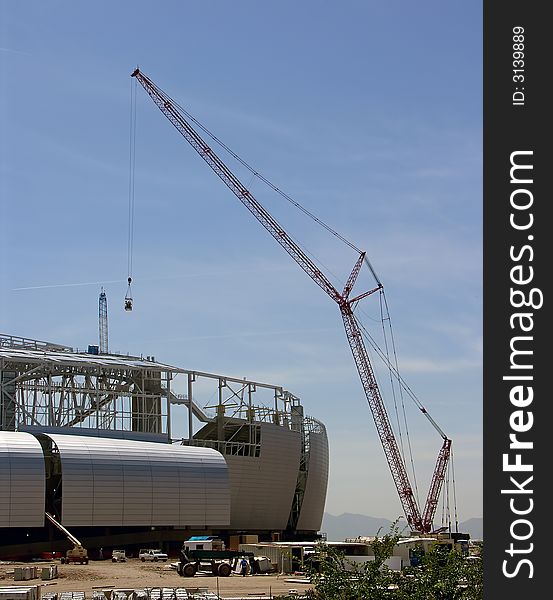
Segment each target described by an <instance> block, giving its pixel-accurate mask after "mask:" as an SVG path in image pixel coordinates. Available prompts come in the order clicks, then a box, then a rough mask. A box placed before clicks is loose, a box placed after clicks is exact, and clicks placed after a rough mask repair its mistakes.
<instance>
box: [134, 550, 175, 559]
mask: <svg viewBox="0 0 553 600" xmlns="http://www.w3.org/2000/svg"><path fill="white" fill-rule="evenodd" d="M138 558H139V559H140V560H141V561H142V562H145V561H147V560H153V561H154V562H157V561H158V560H162V561H164V562H165V561H166V560H167V558H168V556H167V554H165V552H162V551H161V550H156V549H154V548H145V549H143V550H140V552H139V553H138Z"/></svg>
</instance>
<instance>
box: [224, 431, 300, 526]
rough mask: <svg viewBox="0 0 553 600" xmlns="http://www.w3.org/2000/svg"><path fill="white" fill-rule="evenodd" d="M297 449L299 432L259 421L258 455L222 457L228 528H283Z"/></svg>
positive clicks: (297, 460)
mask: <svg viewBox="0 0 553 600" xmlns="http://www.w3.org/2000/svg"><path fill="white" fill-rule="evenodd" d="M300 451H301V435H300V433H298V432H296V431H290V430H289V429H286V428H285V427H280V426H278V425H272V424H270V423H262V424H261V450H260V453H259V457H257V458H256V457H250V456H230V455H229V456H226V457H225V458H226V460H227V464H228V466H229V475H230V489H231V507H232V509H231V519H230V525H231V528H232V529H246V530H248V529H249V530H255V529H268V530H275V531H278V530H282V529H286V525H287V524H288V517H289V515H290V507H291V506H292V500H293V498H294V492H295V490H296V480H297V477H298V470H299V465H300Z"/></svg>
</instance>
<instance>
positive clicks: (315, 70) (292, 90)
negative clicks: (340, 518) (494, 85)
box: [0, 0, 482, 520]
mask: <svg viewBox="0 0 553 600" xmlns="http://www.w3.org/2000/svg"><path fill="white" fill-rule="evenodd" d="M0 21H1V25H0V37H1V39H0V65H1V66H0V68H1V77H2V91H1V93H0V128H1V136H0V139H1V147H0V152H1V154H0V172H1V184H0V186H1V187H0V211H1V212H0V255H1V261H0V264H1V277H0V331H2V332H5V333H12V334H14V335H21V336H28V337H33V338H38V339H44V340H50V341H54V342H59V343H65V344H69V345H72V346H75V347H79V348H85V347H86V346H87V344H89V343H97V336H98V331H97V329H98V326H97V312H98V294H99V291H100V287H101V286H102V285H103V286H104V288H105V289H106V292H107V296H108V308H109V332H110V348H111V349H112V350H116V351H121V352H125V353H127V352H129V353H137V354H140V353H142V354H144V355H154V356H155V357H156V358H157V359H158V360H161V361H164V362H168V363H172V364H175V365H178V366H182V367H184V368H188V369H197V370H201V371H209V372H220V373H225V374H227V375H229V376H236V377H248V378H251V379H255V380H259V381H267V382H269V383H275V384H278V385H282V386H283V387H285V388H286V389H288V390H290V391H291V392H292V393H294V394H296V395H297V396H299V397H301V398H302V401H303V403H304V405H305V407H306V411H307V412H308V413H309V414H312V415H313V416H315V417H317V418H319V419H321V420H322V421H323V422H325V423H326V425H327V428H328V433H329V442H330V449H331V465H330V481H329V490H328V497H327V504H326V510H327V511H328V512H331V513H332V514H340V513H342V512H358V513H364V514H369V515H373V516H382V517H388V518H392V519H393V518H395V517H396V516H398V515H399V514H401V507H400V505H399V500H398V499H397V494H396V491H395V488H394V486H393V482H392V479H391V476H390V474H389V472H388V468H387V465H386V463H385V459H384V453H383V451H382V448H381V446H380V443H379V441H378V438H377V435H376V430H375V427H374V424H373V421H372V417H371V415H370V411H369V409H368V406H367V403H366V400H365V399H364V396H363V392H362V389H361V385H360V383H359V380H358V376H357V374H356V371H355V367H354V363H353V360H352V358H351V354H350V351H349V348H348V345H347V341H346V338H345V335H344V332H343V327H342V322H341V318H340V314H339V311H338V309H337V307H336V306H335V305H334V304H333V303H332V301H331V300H330V299H329V298H327V297H326V296H325V294H324V293H323V292H322V291H321V290H320V289H319V288H318V287H317V286H316V285H315V284H313V282H311V281H310V280H309V278H308V277H307V276H306V275H305V274H304V273H303V272H302V271H301V270H300V269H299V268H298V267H297V266H296V265H295V264H294V263H293V262H292V261H291V259H290V258H289V257H288V256H287V255H286V254H285V253H284V252H283V251H282V249H281V248H280V247H279V246H278V245H277V244H276V243H275V242H274V241H273V240H272V239H271V238H270V236H269V235H268V234H267V232H266V231H265V230H263V229H262V227H261V226H260V225H259V224H258V223H256V222H255V221H254V220H253V219H252V217H251V216H250V215H249V213H247V211H245V210H244V208H243V207H241V206H240V205H239V203H238V201H237V200H236V199H235V198H234V196H233V195H232V194H231V193H230V192H229V191H228V190H227V188H226V187H225V186H224V185H223V184H222V183H221V182H220V181H219V180H218V179H217V178H216V177H215V176H214V175H213V173H212V172H211V171H210V170H209V169H208V167H207V166H206V165H205V164H204V163H203V162H202V161H201V160H200V159H199V158H198V157H197V155H195V153H194V152H193V150H192V149H191V148H190V147H189V146H188V144H187V143H186V142H185V140H184V139H182V138H181V137H180V136H179V135H178V134H177V132H176V131H175V130H174V129H173V128H172V126H171V125H170V124H169V123H168V122H167V121H166V120H165V119H164V117H163V116H162V115H161V114H160V113H159V111H158V110H157V109H156V107H155V106H154V104H153V103H152V102H151V100H150V99H149V98H148V97H147V96H146V94H145V92H144V91H143V90H142V89H141V88H139V89H138V90H137V131H136V173H135V226H134V252H133V278H134V286H133V294H134V299H135V309H134V310H133V312H132V313H126V312H125V311H124V310H123V298H124V295H125V292H126V278H127V230H128V218H127V213H128V180H129V120H130V90H131V78H130V73H131V72H132V71H133V69H134V68H135V67H136V66H137V65H139V66H140V68H141V70H142V71H144V72H145V73H146V74H147V75H149V76H150V77H151V78H152V79H153V81H154V82H156V83H157V84H158V85H159V86H160V87H161V88H162V89H164V90H165V91H166V92H168V93H169V94H170V95H171V96H172V97H173V98H175V99H176V100H178V101H179V103H180V104H182V105H183V106H184V107H185V108H186V109H187V110H188V111H190V112H191V113H192V114H193V115H194V116H195V117H197V118H198V119H199V120H200V121H201V122H203V123H204V124H205V125H206V126H207V127H208V128H209V129H210V130H211V131H213V132H214V133H215V134H216V135H217V136H218V137H220V138H221V139H222V140H224V141H225V143H227V144H228V145H229V146H230V147H231V148H232V149H233V150H235V151H236V152H237V153H238V154H239V155H241V156H242V157H243V158H244V159H245V160H247V161H248V162H249V163H250V164H252V165H253V166H255V168H256V169H257V170H258V171H260V172H261V173H263V174H264V175H265V176H267V177H268V178H269V179H270V180H272V181H273V182H274V183H275V184H276V185H278V186H279V187H280V188H282V189H283V190H285V191H286V192H287V193H289V194H290V195H292V196H293V197H294V198H295V199H297V200H298V201H299V202H301V203H302V204H303V205H304V206H305V207H306V208H308V209H309V210H310V211H312V212H313V213H315V214H316V215H317V216H319V217H320V218H321V219H323V220H324V221H325V222H327V223H329V225H331V226H332V227H333V228H334V229H336V230H338V231H339V232H340V233H341V234H343V235H344V236H345V237H346V238H348V239H350V240H351V241H352V242H354V243H355V244H356V245H357V246H358V247H360V248H363V249H365V250H367V252H368V256H369V257H370V260H371V262H372V264H373V265H374V267H375V269H376V271H377V272H378V274H379V276H380V278H381V280H382V282H383V283H384V286H385V289H386V294H387V299H388V302H389V306H390V310H391V315H392V320H393V325H394V333H395V340H396V345H397V350H398V356H399V364H400V369H401V371H402V374H403V376H404V378H405V379H406V380H407V382H408V383H409V385H410V387H411V388H412V389H413V390H414V391H415V393H416V394H417V396H418V397H419V399H420V400H421V401H422V402H423V404H424V405H425V406H426V407H427V408H428V410H429V411H430V412H431V414H432V415H433V416H434V418H435V419H436V420H437V421H438V423H440V425H441V427H442V428H443V429H444V430H445V431H446V433H447V434H448V435H449V436H450V437H451V438H452V439H453V444H454V451H455V479H456V483H457V492H456V496H457V504H458V511H459V518H460V520H463V519H467V518H470V517H476V516H481V514H482V497H481V496H482V456H481V455H482V418H481V412H482V337H481V336H482V314H481V312H482V122H481V118H482V57H481V53H482V46H481V30H482V22H481V5H480V3H479V2H473V1H469V2H466V1H465V2H460V1H454V2H448V3H443V2H430V1H428V2H421V3H416V4H415V3H411V2H407V1H401V2H400V1H392V2H386V3H382V2H370V1H366V2H354V1H346V2H341V3H338V2H314V1H305V2H301V3H300V2H291V1H290V2H288V1H278V2H276V1H267V2H253V1H245V0H237V1H235V2H223V1H216V0H215V1H212V2H209V3H205V2H199V1H194V2H193V1H183V2H168V1H164V2H156V3H154V2H132V3H131V2H119V3H114V2H103V1H97V2H94V3H90V2H69V1H58V2H48V3H44V2H24V3H17V2H3V3H2V4H1V8H0ZM229 165H230V166H231V168H233V169H235V168H236V165H235V164H234V163H229ZM236 173H237V174H238V175H239V176H242V174H243V171H241V170H240V169H238V168H236ZM248 180H249V177H247V178H245V182H247V181H248ZM252 191H253V193H254V194H255V195H256V196H257V197H258V199H259V200H260V201H261V202H262V203H263V204H264V205H265V206H266V207H267V208H268V209H269V210H270V211H271V212H272V213H273V214H274V215H275V216H276V217H277V219H279V220H281V222H282V223H283V224H284V225H285V226H286V227H287V228H288V229H289V230H290V232H291V233H292V234H293V235H294V236H295V237H296V238H297V239H299V240H300V241H301V242H302V243H303V244H304V245H305V246H306V247H307V248H308V249H309V250H310V251H311V252H312V253H313V254H314V255H316V256H317V257H318V258H320V260H321V262H322V263H323V264H324V265H325V268H327V269H328V271H329V272H331V273H332V274H333V275H332V277H334V274H335V275H336V276H337V277H336V279H333V281H336V282H339V281H341V280H344V279H346V278H347V275H348V273H349V270H350V269H351V267H352V265H353V263H354V261H355V258H356V257H355V255H354V253H352V252H351V251H350V250H349V249H347V248H345V247H344V246H343V245H342V244H338V243H336V240H334V239H333V238H331V237H329V236H328V234H327V233H326V232H324V231H322V230H321V229H320V228H317V227H315V226H313V224H312V223H310V222H309V221H308V220H306V219H304V218H302V217H300V216H298V215H297V214H295V211H293V210H291V208H290V206H289V205H287V203H286V202H284V201H282V199H280V198H279V197H278V196H276V195H275V194H273V193H269V191H268V190H267V189H265V188H264V187H263V186H262V185H261V184H260V183H259V182H258V181H256V182H254V184H253V188H252ZM363 278H364V279H363V280H362V281H361V282H360V288H359V289H360V291H361V289H362V288H367V287H369V286H371V285H372V281H371V279H370V277H369V276H368V274H364V275H363ZM75 284H83V285H75ZM84 284H86V285H84ZM21 288H27V289H21ZM363 311H364V313H365V314H366V318H364V323H365V325H366V326H367V327H369V328H370V329H371V331H372V330H373V327H376V329H375V331H377V330H378V327H379V325H378V323H377V319H378V314H379V312H378V302H377V301H374V302H373V299H372V298H369V299H367V300H365V301H364V303H363ZM183 385H184V382H183ZM183 391H184V390H183ZM409 423H410V428H411V437H412V445H413V452H414V455H415V460H416V463H417V475H418V478H419V485H420V487H421V490H422V493H421V495H423V496H424V495H425V494H426V489H427V482H428V480H429V478H430V475H431V472H432V469H433V463H434V460H435V457H436V455H437V452H438V449H439V447H440V441H441V440H440V438H439V436H438V435H437V434H436V433H435V432H434V431H433V430H432V429H431V428H430V427H429V426H428V424H427V423H426V421H425V420H424V419H423V417H422V416H421V415H420V414H418V413H417V412H416V411H414V410H410V416H409ZM180 426H181V425H180V424H179V423H177V424H176V428H177V430H178V428H179V427H180ZM182 429H183V431H184V430H185V425H184V423H183V424H182Z"/></svg>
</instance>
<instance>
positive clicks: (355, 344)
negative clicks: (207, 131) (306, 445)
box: [132, 69, 451, 533]
mask: <svg viewBox="0 0 553 600" xmlns="http://www.w3.org/2000/svg"><path fill="white" fill-rule="evenodd" d="M132 77H135V78H136V79H137V81H138V82H139V83H140V84H141V85H142V87H143V88H144V89H145V90H146V92H147V93H148V94H149V96H150V97H151V98H152V100H153V101H154V102H155V104H156V105H157V107H158V108H159V110H160V111H161V112H162V113H163V114H164V115H165V116H166V117H167V119H168V120H169V121H170V122H171V123H172V124H173V126H174V127H175V128H176V129H177V131H178V132H179V133H180V134H181V135H182V136H183V137H184V138H185V139H186V141H187V142H188V143H189V144H190V145H191V146H192V147H193V148H194V150H196V152H197V153H198V154H199V155H200V156H201V157H202V158H203V159H204V161H205V162H206V163H207V164H208V165H209V166H210V167H211V169H212V170H213V171H214V172H215V174H216V175H217V176H218V177H219V178H220V179H221V180H222V181H223V183H224V184H225V185H226V186H227V187H228V188H229V189H230V190H231V191H232V193H233V194H234V195H235V196H236V197H237V198H238V200H240V202H242V204H243V205H244V206H245V207H246V208H247V209H248V210H249V211H250V212H251V213H252V214H253V216H254V217H255V218H256V219H257V220H258V221H259V222H260V223H261V225H263V227H265V229H267V231H268V232H269V233H270V234H271V235H272V236H273V238H275V240H276V241H277V242H278V243H279V244H280V245H281V246H282V247H283V248H284V250H286V252H288V254H289V255H290V256H291V257H292V258H293V259H294V260H295V261H296V263H297V264H298V265H299V266H300V267H301V268H302V269H303V270H304V271H305V272H306V273H307V274H308V275H309V277H311V279H312V280H313V281H314V282H315V283H316V284H317V285H318V286H319V287H321V288H322V289H323V290H324V291H325V292H326V293H327V294H328V295H329V296H330V297H331V298H332V300H334V302H336V304H337V305H338V307H339V309H340V313H341V315H342V320H343V322H344V328H345V331H346V336H347V339H348V342H349V345H350V348H351V352H352V354H353V359H354V361H355V365H356V367H357V371H358V372H359V377H360V378H361V383H362V385H363V389H364V391H365V395H366V397H367V401H368V403H369V407H370V409H371V412H372V415H373V418H374V422H375V424H376V429H377V431H378V435H379V437H380V441H381V443H382V447H383V448H384V454H385V455H386V459H387V461H388V465H389V467H390V471H391V473H392V478H393V480H394V483H395V485H396V488H397V491H398V494H399V498H400V501H401V505H402V507H403V510H404V512H405V516H406V517H407V521H408V523H409V525H410V526H411V528H412V529H414V530H416V531H418V532H420V533H429V532H430V531H432V527H433V526H432V521H433V518H434V514H435V512H436V508H437V505H438V498H439V495H440V491H441V488H442V484H443V482H444V479H445V474H446V470H447V465H448V462H449V457H450V454H451V440H450V439H449V438H448V437H447V436H446V435H445V434H444V433H443V431H441V429H440V428H439V427H438V426H437V424H436V423H435V421H434V420H433V419H432V418H431V417H430V416H429V415H428V413H427V412H426V410H425V409H424V407H422V406H419V408H420V410H421V411H422V412H423V413H424V414H425V416H426V417H427V418H428V419H429V420H430V421H431V423H432V424H433V425H434V427H435V428H436V429H437V430H438V432H439V433H440V435H441V436H442V438H443V444H442V447H441V449H440V452H439V454H438V459H437V461H436V466H435V468H434V473H433V476H432V481H431V484H430V489H429V491H428V496H427V499H426V504H425V507H424V511H423V512H422V514H421V511H420V510H419V507H418V505H417V502H416V499H415V496H414V494H413V489H412V487H411V483H410V482H409V477H408V474H407V470H406V467H405V463H404V461H403V458H402V456H401V454H400V451H399V448H398V445H397V441H396V438H395V436H394V433H393V430H392V427H391V424H390V419H389V417H388V413H387V411H386V407H385V405H384V402H383V400H382V396H381V394H380V390H379V388H378V384H377V381H376V377H375V374H374V371H373V368H372V365H371V362H370V360H369V355H368V352H367V349H366V347H365V343H364V341H363V336H362V333H361V330H360V327H359V324H358V322H357V319H356V317H355V315H354V313H353V306H354V305H355V304H356V303H357V302H359V300H361V299H363V298H365V297H367V296H369V295H371V294H373V293H374V292H377V291H379V290H381V289H382V284H381V283H379V282H378V280H377V282H378V285H377V287H375V288H374V289H371V290H369V291H366V292H364V293H362V294H359V295H357V296H355V297H354V298H350V293H351V291H352V290H353V286H354V284H355V282H356V280H357V276H358V275H359V271H360V270H361V266H362V264H363V261H364V260H365V253H364V252H361V251H359V258H358V259H357V261H356V263H355V265H354V267H353V270H352V272H351V274H350V276H349V278H348V280H347V283H346V285H345V287H344V289H343V291H342V292H339V291H338V290H337V289H336V288H335V287H334V285H333V284H332V283H331V282H330V281H329V279H328V278H327V277H326V275H325V274H324V273H323V272H322V271H321V270H320V269H319V268H318V267H317V265H316V264H315V263H314V262H313V261H312V260H311V258H309V256H307V254H306V253H305V252H304V251H303V250H302V249H301V248H300V247H299V246H298V244H297V243H296V242H294V240H293V239H292V238H291V237H290V236H289V235H288V234H287V233H286V231H285V230H284V229H283V228H282V227H281V226H280V225H279V223H278V222H277V221H276V220H275V219H274V218H273V216H272V215H271V214H270V213H269V212H268V211H267V210H266V209H265V208H264V207H263V206H262V205H261V204H260V203H259V202H258V201H257V200H256V198H255V197H254V196H253V195H252V194H251V192H250V191H249V190H248V189H247V188H246V187H245V186H244V185H243V184H242V183H241V182H240V180H239V179H238V178H237V177H236V176H235V175H234V174H233V173H232V171H230V169H229V168H228V167H227V166H226V164H225V163H224V162H223V161H222V160H221V159H220V158H219V157H218V156H217V154H215V152H214V151H213V149H212V148H210V146H209V145H208V144H207V143H206V142H205V141H204V140H203V138H202V137H201V136H200V135H199V134H198V132H197V131H196V130H195V129H194V128H193V127H192V125H191V124H190V122H189V120H188V119H187V118H186V115H185V113H184V111H183V110H182V109H181V108H180V107H179V106H178V105H176V103H175V102H174V101H173V100H172V99H171V98H170V97H169V96H168V95H167V94H166V93H165V92H163V91H162V90H160V89H159V88H158V87H157V86H156V85H155V84H154V83H153V82H152V81H151V79H149V78H148V77H147V76H146V75H144V73H142V72H141V71H140V70H139V69H136V70H135V71H134V72H133V73H132ZM356 250H357V249H356Z"/></svg>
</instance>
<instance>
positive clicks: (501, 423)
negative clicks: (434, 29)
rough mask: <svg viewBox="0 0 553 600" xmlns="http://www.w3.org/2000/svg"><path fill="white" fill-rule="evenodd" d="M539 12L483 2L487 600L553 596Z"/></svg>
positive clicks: (546, 26) (548, 199)
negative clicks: (552, 583) (549, 542)
mask: <svg viewBox="0 0 553 600" xmlns="http://www.w3.org/2000/svg"><path fill="white" fill-rule="evenodd" d="M546 8H547V5H546V4H545V3H540V2H537V1H534V2H532V1H530V2H522V1H519V2H513V1H511V0H506V1H500V0H496V1H491V0H485V1H484V474H485V480H484V592H485V598H486V600H492V599H494V600H495V599H496V598H500V599H501V600H509V599H511V598H513V599H514V598H516V599H520V598H527V599H528V600H530V599H534V598H542V597H544V598H545V597H550V595H551V591H550V584H549V578H550V574H551V573H553V567H552V566H549V565H547V566H546V562H549V559H550V556H549V544H546V540H548V538H549V535H548V533H549V528H550V526H551V521H552V518H551V511H550V510H547V511H546V508H548V509H550V508H551V507H553V492H548V491H546V488H550V487H551V486H550V485H548V484H549V483H551V482H553V466H552V462H551V458H553V452H552V450H551V449H552V447H553V420H552V412H553V411H552V410H551V403H552V395H553V393H552V388H553V386H552V380H553V377H551V375H553V363H552V362H551V357H552V356H553V351H552V349H553V344H552V342H553V338H552V333H553V328H552V327H551V302H552V301H553V296H552V294H551V284H550V281H551V278H552V275H553V269H552V268H551V264H552V261H553V248H552V247H553V231H550V227H549V223H548V217H549V213H550V211H549V210H548V206H549V205H551V204H553V198H552V193H551V190H552V189H553V186H552V185H551V181H550V180H551V178H552V177H553V154H552V152H551V144H552V143H553V140H552V136H551V132H552V129H553V128H552V117H551V112H552V109H551V107H550V106H547V105H546V103H547V104H550V102H548V89H550V88H551V87H552V86H551V85H550V83H551V80H552V76H551V73H552V68H551V65H550V60H549V59H550V58H552V57H553V52H552V50H551V45H550V44H551V40H553V34H552V33H551V25H550V19H548V18H547V17H546V16H545V13H546ZM548 84H549V85H548ZM548 589H549V591H547V590H548Z"/></svg>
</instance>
